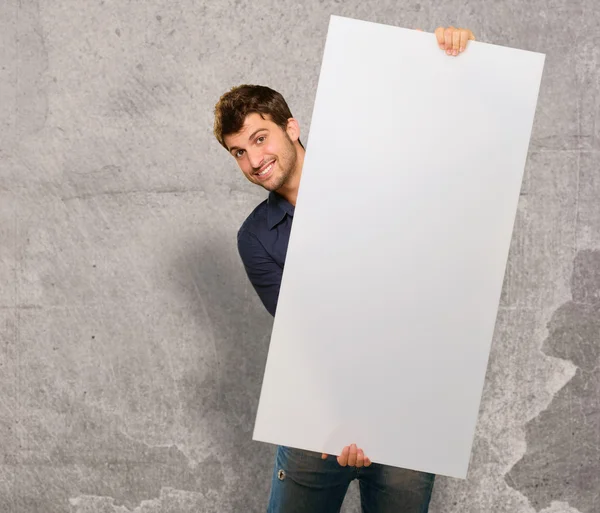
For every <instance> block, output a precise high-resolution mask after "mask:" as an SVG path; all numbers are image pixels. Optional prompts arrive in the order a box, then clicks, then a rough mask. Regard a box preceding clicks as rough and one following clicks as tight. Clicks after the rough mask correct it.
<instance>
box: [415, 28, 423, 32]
mask: <svg viewBox="0 0 600 513" xmlns="http://www.w3.org/2000/svg"><path fill="white" fill-rule="evenodd" d="M415 30H418V31H419V32H423V29H415Z"/></svg>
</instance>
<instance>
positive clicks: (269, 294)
mask: <svg viewBox="0 0 600 513" xmlns="http://www.w3.org/2000/svg"><path fill="white" fill-rule="evenodd" d="M293 219H294V206H293V205H292V204H291V203H290V202H288V201H287V200H286V199H285V198H284V197H283V196H281V195H279V194H277V193H276V192H270V193H269V197H268V198H267V199H266V200H264V201H263V202H262V203H260V204H259V205H258V206H257V207H256V208H255V209H254V210H253V211H252V213H251V214H250V215H249V216H248V217H247V218H246V220H245V221H244V222H243V223H242V226H241V227H240V229H239V231H238V234H237V243H238V251H239V253H240V257H241V258H242V262H243V263H244V267H245V269H246V274H247V275H248V278H249V279H250V283H252V286H253V287H254V290H256V292H257V294H258V297H260V299H261V301H262V303H263V305H265V308H266V309H267V310H268V311H269V313H270V314H271V315H273V316H274V315H275V310H276V309H277V298H278V297H279V287H280V286H281V277H282V275H283V265H284V263H285V255H286V253H287V247H288V243H289V241H290V232H291V230H292V221H293Z"/></svg>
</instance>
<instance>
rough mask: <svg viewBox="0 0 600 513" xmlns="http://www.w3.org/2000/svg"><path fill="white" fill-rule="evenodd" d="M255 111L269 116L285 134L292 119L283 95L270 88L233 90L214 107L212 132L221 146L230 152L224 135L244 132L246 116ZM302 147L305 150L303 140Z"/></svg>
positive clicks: (259, 87) (250, 87) (254, 87)
mask: <svg viewBox="0 0 600 513" xmlns="http://www.w3.org/2000/svg"><path fill="white" fill-rule="evenodd" d="M253 112H256V113H257V114H260V117H261V118H263V119H265V115H268V116H270V118H271V121H273V123H275V124H276V125H277V126H279V127H280V128H281V129H282V130H283V131H284V132H285V131H286V128H287V121H288V119H289V118H292V117H293V116H292V113H291V111H290V108H289V107H288V104H287V103H286V101H285V100H284V98H283V96H282V95H281V94H280V93H278V92H277V91H274V90H273V89H271V88H270V87H266V86H260V85H248V84H244V85H240V86H237V87H234V88H232V89H231V90H230V91H228V92H226V93H225V94H223V95H222V96H221V98H219V101H218V102H217V104H216V105H215V125H214V129H213V132H214V134H215V137H216V138H217V141H219V142H220V143H221V146H223V148H225V149H226V150H227V151H229V148H227V145H226V144H225V136H226V135H229V134H235V133H237V132H239V131H240V130H241V129H242V126H243V125H244V121H245V120H246V116H248V114H252V113H253ZM298 142H299V143H300V146H302V147H303V148H304V146H303V145H302V142H300V139H298Z"/></svg>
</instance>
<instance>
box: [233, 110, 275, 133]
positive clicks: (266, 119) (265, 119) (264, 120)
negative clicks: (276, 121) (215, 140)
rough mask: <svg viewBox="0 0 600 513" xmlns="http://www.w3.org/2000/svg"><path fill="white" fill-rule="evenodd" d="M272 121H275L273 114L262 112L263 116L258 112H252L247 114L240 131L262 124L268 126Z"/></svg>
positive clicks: (255, 127)
mask: <svg viewBox="0 0 600 513" xmlns="http://www.w3.org/2000/svg"><path fill="white" fill-rule="evenodd" d="M272 123H273V121H271V116H269V115H268V114H262V117H261V115H260V114H259V113H258V112H251V113H250V114H248V115H247V116H246V119H244V124H243V125H242V129H241V130H240V133H242V132H247V131H248V130H251V129H252V128H254V129H257V128H259V127H261V126H264V127H267V126H269V125H270V124H272Z"/></svg>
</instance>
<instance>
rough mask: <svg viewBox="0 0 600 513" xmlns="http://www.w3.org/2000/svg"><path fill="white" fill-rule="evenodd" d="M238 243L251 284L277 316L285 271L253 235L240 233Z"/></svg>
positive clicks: (273, 314)
mask: <svg viewBox="0 0 600 513" xmlns="http://www.w3.org/2000/svg"><path fill="white" fill-rule="evenodd" d="M237 241H238V252H239V254H240V257H241V259H242V262H243V264H244V268H245V269H246V274H247V275H248V279H249V280H250V283H252V286H253V287H254V290H256V293H257V294H258V297H259V298H260V300H261V301H262V303H263V305H264V306H265V308H266V309H267V310H268V311H269V313H270V314H271V315H272V316H275V310H276V309H277V298H278V297H279V287H280V286H281V277H282V274H283V269H282V268H281V267H280V266H279V264H277V262H275V260H274V259H273V258H272V257H271V255H269V253H267V250H266V249H265V248H264V247H263V245H262V244H261V243H260V242H259V240H258V239H257V238H256V236H255V235H253V234H252V233H250V232H246V231H243V232H240V233H238V237H237Z"/></svg>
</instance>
